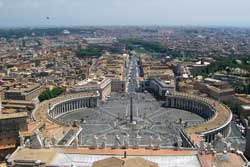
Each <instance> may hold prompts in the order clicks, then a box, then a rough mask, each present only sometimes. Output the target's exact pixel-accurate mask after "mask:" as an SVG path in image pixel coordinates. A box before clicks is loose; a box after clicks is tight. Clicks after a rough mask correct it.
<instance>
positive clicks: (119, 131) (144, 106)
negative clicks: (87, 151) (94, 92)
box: [58, 93, 204, 146]
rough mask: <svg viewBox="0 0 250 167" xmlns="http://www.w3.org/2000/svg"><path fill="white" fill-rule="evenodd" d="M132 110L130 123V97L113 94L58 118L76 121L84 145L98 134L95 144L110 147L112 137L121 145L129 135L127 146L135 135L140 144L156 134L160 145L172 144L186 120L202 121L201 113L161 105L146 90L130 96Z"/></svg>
mask: <svg viewBox="0 0 250 167" xmlns="http://www.w3.org/2000/svg"><path fill="white" fill-rule="evenodd" d="M133 111H134V123H133V125H131V124H130V123H129V122H130V120H129V114H130V97H129V96H128V95H126V94H117V93H113V94H112V96H111V97H110V98H109V100H108V101H107V102H104V103H101V104H100V106H99V107H98V108H94V109H83V110H78V111H75V112H72V113H69V114H66V115H63V116H61V117H60V118H58V120H61V121H66V122H71V123H73V122H75V121H77V122H79V123H80V124H81V126H82V128H83V132H84V135H83V138H82V143H83V145H86V146H89V145H91V144H92V143H93V138H94V135H96V136H97V142H98V143H102V142H103V141H104V140H106V143H107V144H108V145H110V146H111V145H113V144H114V141H115V140H118V141H119V143H120V144H123V143H124V141H125V138H128V139H127V140H128V141H127V143H129V145H134V144H135V140H136V138H137V139H138V143H139V145H148V144H149V141H150V139H151V140H152V139H153V142H154V140H155V139H158V138H159V136H160V138H161V141H160V143H161V145H162V146H172V145H174V144H175V143H176V141H177V139H178V136H179V129H180V128H183V126H184V124H185V122H187V123H188V125H191V124H195V123H197V122H201V121H204V120H203V118H201V117H200V116H198V115H196V114H193V113H190V112H188V111H184V110H179V109H173V108H163V107H161V105H160V102H158V101H157V100H156V99H155V98H154V97H153V96H152V95H150V94H149V93H135V94H134V95H133ZM180 118H181V121H182V123H180ZM135 122H136V124H135ZM117 135H118V137H117ZM151 136H152V137H151Z"/></svg>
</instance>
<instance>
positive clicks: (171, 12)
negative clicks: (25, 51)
mask: <svg viewBox="0 0 250 167" xmlns="http://www.w3.org/2000/svg"><path fill="white" fill-rule="evenodd" d="M46 17H49V19H46ZM90 25H91V26H95V25H107V26H110V25H166V26H173V25H174V26H237V27H250V0H0V27H55V26H90Z"/></svg>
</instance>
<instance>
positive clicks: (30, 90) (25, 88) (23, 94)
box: [4, 83, 44, 101]
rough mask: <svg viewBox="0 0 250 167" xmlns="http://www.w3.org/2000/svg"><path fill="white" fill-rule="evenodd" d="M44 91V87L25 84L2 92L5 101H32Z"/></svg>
mask: <svg viewBox="0 0 250 167" xmlns="http://www.w3.org/2000/svg"><path fill="white" fill-rule="evenodd" d="M43 90H44V87H43V86H42V85H40V84H33V83H26V84H19V85H15V86H14V87H12V88H10V89H9V90H7V91H5V92H4V97H5V99H6V100H28V101H30V100H32V99H34V98H35V97H37V96H39V94H40V93H42V91H43Z"/></svg>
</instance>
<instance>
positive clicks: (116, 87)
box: [111, 79, 126, 93]
mask: <svg viewBox="0 0 250 167" xmlns="http://www.w3.org/2000/svg"><path fill="white" fill-rule="evenodd" d="M111 91H112V92H119V93H122V92H125V91H126V82H125V81H121V80H116V79H113V80H112V82H111Z"/></svg>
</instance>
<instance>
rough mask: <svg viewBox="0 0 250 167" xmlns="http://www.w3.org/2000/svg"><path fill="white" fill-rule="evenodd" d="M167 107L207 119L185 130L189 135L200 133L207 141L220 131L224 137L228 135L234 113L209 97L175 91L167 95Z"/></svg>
mask: <svg viewBox="0 0 250 167" xmlns="http://www.w3.org/2000/svg"><path fill="white" fill-rule="evenodd" d="M165 107H170V108H177V109H182V110H186V111H189V112H192V113H195V114H198V115H199V116H201V117H202V118H204V119H205V120H206V121H205V122H202V123H200V124H197V125H193V126H190V127H188V128H185V129H184V130H183V131H184V133H186V135H187V136H192V135H198V136H200V137H203V138H204V139H205V141H206V142H211V141H213V140H214V138H215V135H216V134H218V133H221V134H222V135H223V136H224V137H227V135H228V132H229V127H230V122H231V120H232V113H231V111H230V109H229V108H228V107H227V106H225V105H223V104H222V103H219V102H217V101H214V100H212V99H208V98H202V97H198V96H193V95H187V94H183V93H174V94H171V95H167V96H166V102H165Z"/></svg>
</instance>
